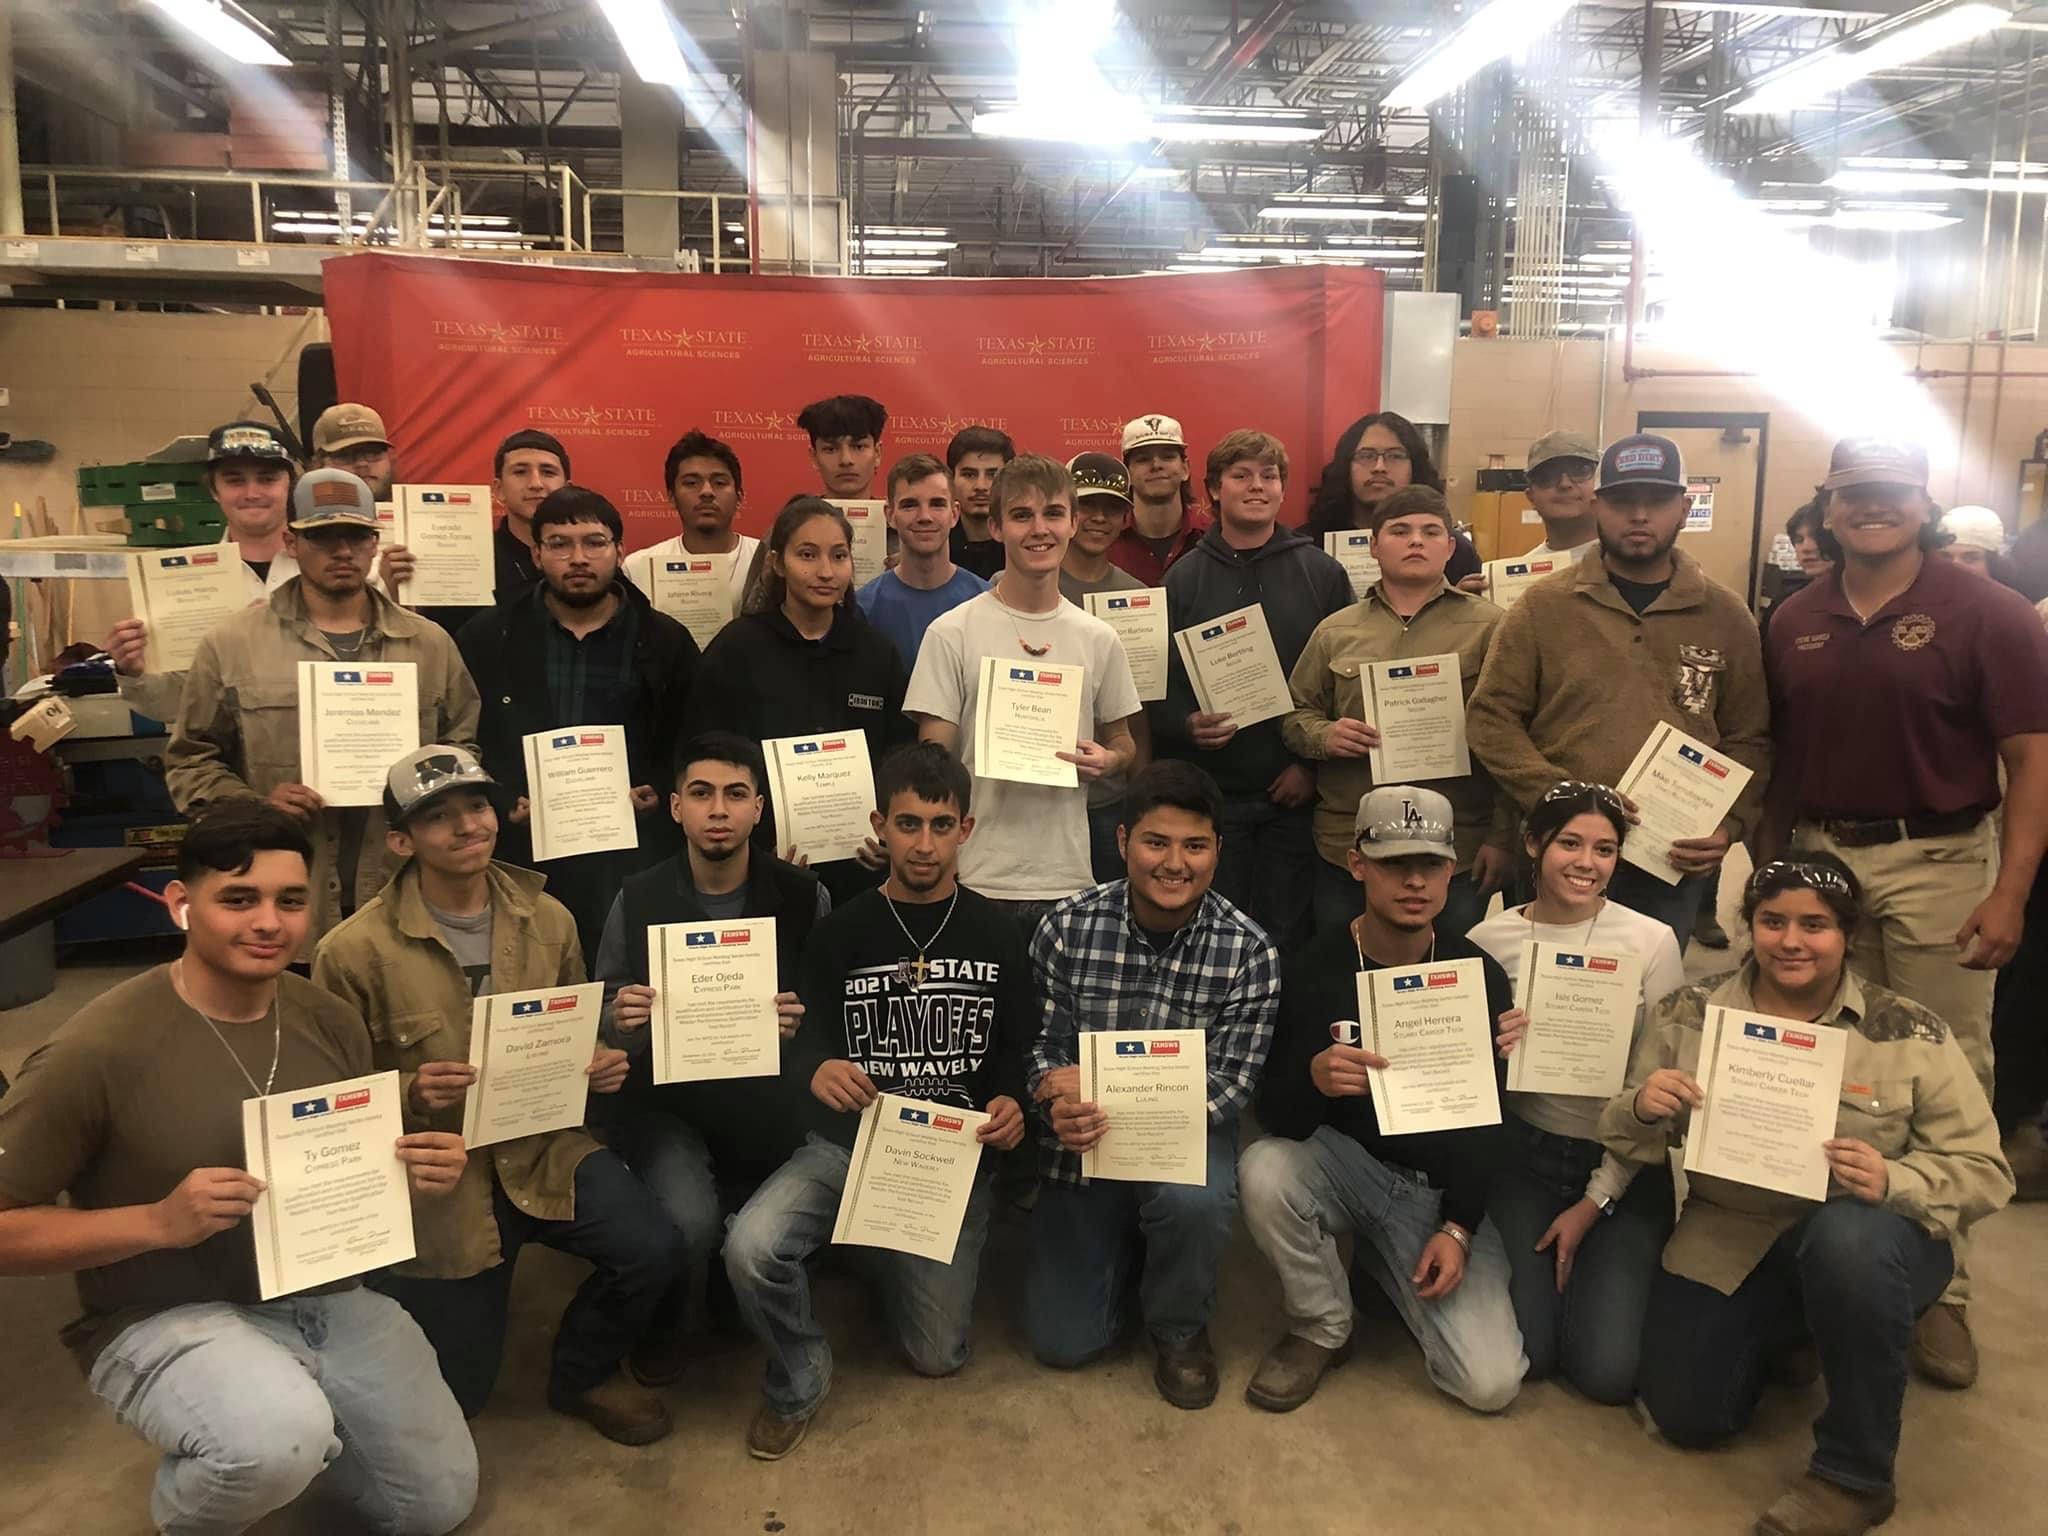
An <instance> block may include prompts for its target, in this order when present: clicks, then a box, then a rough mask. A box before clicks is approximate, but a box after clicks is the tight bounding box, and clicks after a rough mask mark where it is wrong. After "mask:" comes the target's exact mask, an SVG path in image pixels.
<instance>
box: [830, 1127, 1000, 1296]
mask: <svg viewBox="0 0 2048 1536" xmlns="http://www.w3.org/2000/svg"><path fill="white" fill-rule="evenodd" d="M987 1123H988V1116H987V1115H985V1114H982V1113H981V1112H980V1111H979V1110H972V1109H949V1108H946V1107H945V1106H943V1105H938V1104H927V1103H926V1102H925V1101H924V1100H922V1099H907V1098H904V1097H903V1096H902V1095H901V1094H895V1093H883V1094H878V1095H876V1097H875V1101H874V1102H873V1103H872V1104H870V1105H868V1107H867V1108H866V1109H864V1110H862V1111H861V1114H860V1129H859V1131H857V1132H856V1133H855V1134H854V1139H853V1160H852V1162H850V1163H849V1164H848V1165H847V1169H846V1185H845V1188H843V1189H842V1190H841V1191H840V1193H839V1215H838V1218H837V1219H836V1220H835V1221H834V1222H833V1223H832V1241H833V1242H835V1243H853V1244H855V1245H857V1246H859V1247H863V1248H888V1249H893V1250H894V1251H895V1252H897V1253H909V1254H915V1255H916V1256H917V1257H918V1258H921V1259H931V1260H933V1261H934V1262H936V1263H939V1264H950V1263H952V1262H953V1253H954V1250H955V1249H957V1248H958V1247H959V1246H960V1227H961V1224H962V1223H963V1222H964V1221H965V1220H966V1219H967V1201H968V1198H969V1197H970V1196H971V1195H972V1194H973V1193H974V1179H975V1175H976V1174H977V1173H978V1172H979V1171H980V1169H981V1143H980V1142H978V1141H976V1140H975V1139H974V1136H975V1132H977V1131H979V1130H980V1129H981V1128H982V1126H984V1125H986V1124H987Z"/></svg>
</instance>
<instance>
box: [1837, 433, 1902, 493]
mask: <svg viewBox="0 0 2048 1536" xmlns="http://www.w3.org/2000/svg"><path fill="white" fill-rule="evenodd" d="M1851 485H1910V486H1912V487H1913V488H1914V489H1916V490H1922V491H1924V490H1926V489H1927V450H1926V449H1924V448H1918V447H1915V446H1914V445H1913V444H1911V443H1899V442H1892V441H1890V440H1889V439H1886V438H1881V437H1845V438H1843V439H1842V440H1841V441H1840V442H1839V443H1837V444H1835V451H1834V452H1833V453H1832V454H1830V455H1829V456H1828V477H1827V479H1825V480H1823V481H1821V483H1820V488H1821V489H1822V490H1824V491H1839V490H1841V489H1843V488H1844V487H1845V486H1851Z"/></svg>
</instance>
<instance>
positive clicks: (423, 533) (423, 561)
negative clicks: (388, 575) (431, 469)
mask: <svg viewBox="0 0 2048 1536" xmlns="http://www.w3.org/2000/svg"><path fill="white" fill-rule="evenodd" d="M377 520H378V522H379V523H380V524H383V523H384V522H385V514H384V513H383V511H382V510H381V509H380V511H379V514H378V519H377ZM384 536H385V537H386V538H388V539H390V540H391V542H392V543H394V544H403V545H404V546H405V547H406V550H407V551H408V552H409V553H410V554H411V555H412V557H413V573H412V579H411V580H410V581H406V582H402V583H400V585H399V588H398V600H399V601H400V602H401V603H404V604H405V605H406V607H408V608H444V607H445V608H488V607H490V605H491V604H492V603H493V602H495V601H496V600H497V585H498V559H497V551H496V549H495V548H494V547H493V546H492V543H491V539H492V533H491V488H490V487H489V486H488V485H394V486H393V487H392V488H391V503H390V522H389V524H388V525H387V527H386V528H385V530H384Z"/></svg>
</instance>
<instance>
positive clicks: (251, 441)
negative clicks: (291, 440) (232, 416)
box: [206, 421, 292, 465]
mask: <svg viewBox="0 0 2048 1536" xmlns="http://www.w3.org/2000/svg"><path fill="white" fill-rule="evenodd" d="M229 459H253V460H258V461H261V462H263V463H270V464H287V465H288V464H290V463H291V461H292V456H291V451H290V450H289V449H287V448H286V447H285V445H284V439H283V438H281V437H279V436H278V435H277V431H276V429H275V428H273V427H266V426H265V425H264V424H263V423H262V422H260V421H231V422H229V423H228V424H227V425H226V426H223V427H215V428H214V429H213V430H212V431H211V432H209V433H207V434H206V462H207V463H208V464H220V463H224V462H226V461H227V460H229Z"/></svg>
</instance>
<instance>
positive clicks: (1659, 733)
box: [1614, 725, 1751, 885]
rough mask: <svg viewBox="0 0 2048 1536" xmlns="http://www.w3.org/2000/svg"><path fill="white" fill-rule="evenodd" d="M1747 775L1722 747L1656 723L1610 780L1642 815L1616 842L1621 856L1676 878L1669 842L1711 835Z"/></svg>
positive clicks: (1667, 880) (1651, 871) (1665, 879)
mask: <svg viewBox="0 0 2048 1536" xmlns="http://www.w3.org/2000/svg"><path fill="white" fill-rule="evenodd" d="M1750 778H1751V774H1750V771H1749V769H1747V768H1745V767H1743V766H1742V764H1740V763H1738V762H1737V761H1735V759H1734V758H1732V757H1730V756H1729V755H1728V754H1727V753H1725V752H1721V751H1717V750H1716V749H1714V748H1713V747H1710V746H1708V745H1707V744H1706V743H1705V742H1703V741H1696V740H1694V739H1693V738H1692V737H1690V736H1688V735H1686V734H1685V732H1683V731H1681V730H1680V729H1679V728H1678V727H1677V726H1675V725H1659V726H1658V727H1657V728H1656V729H1655V730H1653V731H1651V732H1650V737H1649V740H1647V741H1645V742H1644V743H1643V749H1642V751H1640V752H1638V753H1637V754H1636V760H1635V761H1634V762H1632V763H1630V764H1629V765H1628V772H1627V773H1625V774H1623V775H1622V776H1621V782H1620V783H1619V784H1617V785H1615V786H1614V787H1615V788H1616V789H1618V790H1620V791H1621V792H1622V793H1623V794H1624V795H1627V796H1628V797H1629V799H1631V800H1633V801H1634V802H1635V806H1636V814H1637V815H1639V816H1640V817H1642V821H1641V823H1640V824H1638V825H1637V826H1635V827H1633V828H1631V829H1630V831H1629V835H1628V840H1627V841H1626V842H1624V843H1623V844H1622V845H1621V856H1622V857H1623V858H1624V859H1626V860H1628V861H1629V863H1631V864H1633V865H1635V867H1636V868H1637V869H1640V870H1642V871H1643V872H1644V873H1646V874H1651V875H1655V876H1656V877H1657V878H1658V879H1659V880H1662V881H1663V882H1664V883H1665V884H1666V885H1676V884H1678V882H1679V880H1680V879H1681V878H1682V876H1680V874H1679V873H1678V871H1677V870H1675V869H1673V868H1672V867H1671V857H1670V855H1671V845H1672V844H1673V843H1675V842H1677V841H1678V840H1679V839H1680V838H1682V837H1710V836H1712V835H1713V831H1714V829H1715V828H1716V827H1718V826H1720V825H1721V822H1722V821H1723V819H1725V818H1726V816H1727V815H1728V812H1729V810H1730V809H1731V808H1732V807H1733V806H1734V804H1735V802H1736V801H1737V800H1738V799H1740V798H1741V795H1742V792H1743V790H1745V789H1747V788H1748V787H1749V781H1750Z"/></svg>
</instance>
